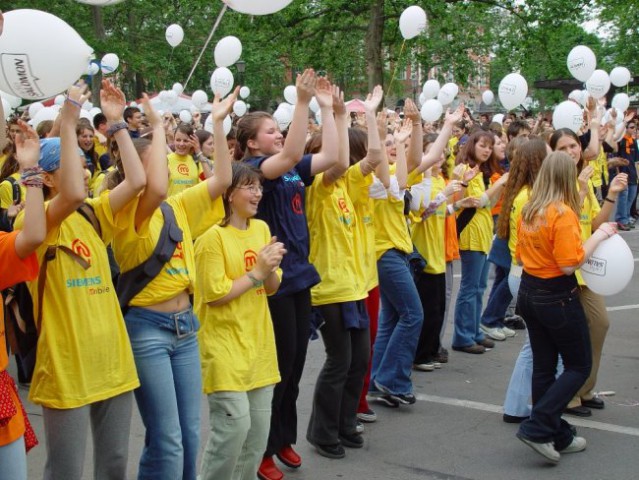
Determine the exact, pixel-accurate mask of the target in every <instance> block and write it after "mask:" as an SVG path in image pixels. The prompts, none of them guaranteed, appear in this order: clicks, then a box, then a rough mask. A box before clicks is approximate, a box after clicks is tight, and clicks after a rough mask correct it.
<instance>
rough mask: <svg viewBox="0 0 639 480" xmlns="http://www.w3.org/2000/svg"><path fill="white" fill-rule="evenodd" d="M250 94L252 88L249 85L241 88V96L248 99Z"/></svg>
mask: <svg viewBox="0 0 639 480" xmlns="http://www.w3.org/2000/svg"><path fill="white" fill-rule="evenodd" d="M250 94H251V89H250V88H249V87H242V88H240V97H241V98H243V99H245V100H246V99H247V98H248V96H249V95H250Z"/></svg>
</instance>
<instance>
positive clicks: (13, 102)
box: [0, 91, 64, 108]
mask: <svg viewBox="0 0 639 480" xmlns="http://www.w3.org/2000/svg"><path fill="white" fill-rule="evenodd" d="M0 97H2V98H4V99H5V100H6V101H7V102H9V105H10V106H11V108H18V107H19V106H20V105H22V99H21V98H20V97H16V96H15V95H10V94H8V93H7V92H3V91H0ZM63 98H64V97H63Z"/></svg>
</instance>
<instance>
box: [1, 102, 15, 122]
mask: <svg viewBox="0 0 639 480" xmlns="http://www.w3.org/2000/svg"><path fill="white" fill-rule="evenodd" d="M0 100H1V101H2V111H3V112H4V118H5V119H6V118H7V117H9V116H10V115H11V114H12V113H13V108H11V104H10V103H9V100H7V99H6V98H4V97H3V98H1V99H0Z"/></svg>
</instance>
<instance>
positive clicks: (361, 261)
mask: <svg viewBox="0 0 639 480" xmlns="http://www.w3.org/2000/svg"><path fill="white" fill-rule="evenodd" d="M345 181H346V190H347V192H348V196H349V197H350V199H351V201H352V202H353V208H354V210H355V218H356V220H355V235H354V236H353V248H354V250H353V254H354V256H355V263H356V266H357V275H358V277H359V278H364V279H365V281H364V283H365V285H366V286H365V291H366V292H370V291H371V290H372V289H373V288H375V287H376V286H377V285H378V284H379V279H378V276H377V258H376V257H375V227H374V225H373V200H372V199H371V198H370V197H369V195H368V188H369V187H370V186H371V184H372V183H373V174H372V173H370V174H369V175H366V176H364V175H363V174H362V168H361V166H360V165H359V164H356V165H352V166H351V167H350V168H349V169H348V171H347V172H346V177H345Z"/></svg>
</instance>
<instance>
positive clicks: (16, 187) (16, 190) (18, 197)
mask: <svg viewBox="0 0 639 480" xmlns="http://www.w3.org/2000/svg"><path fill="white" fill-rule="evenodd" d="M6 180H7V181H8V182H9V183H10V184H11V190H12V198H13V203H14V205H15V204H18V203H20V202H21V201H22V190H20V184H19V183H18V181H17V180H16V179H15V178H14V177H7V178H6Z"/></svg>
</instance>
